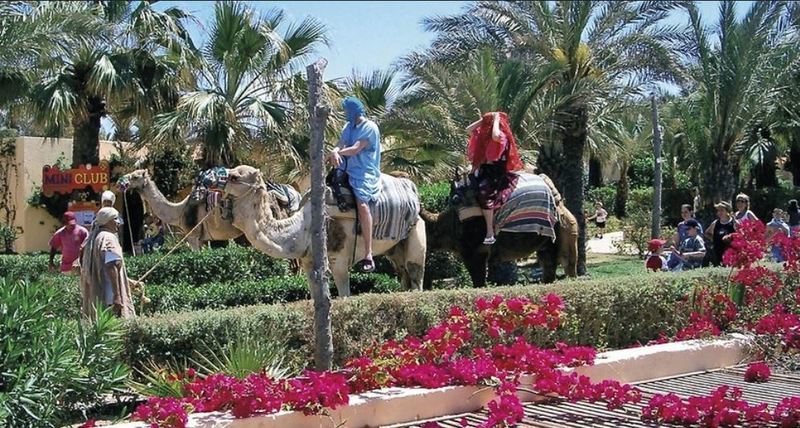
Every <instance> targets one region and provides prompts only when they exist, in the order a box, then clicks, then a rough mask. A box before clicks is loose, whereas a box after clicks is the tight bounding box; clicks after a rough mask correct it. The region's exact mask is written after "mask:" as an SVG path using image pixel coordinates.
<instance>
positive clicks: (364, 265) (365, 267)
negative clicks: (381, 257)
mask: <svg viewBox="0 0 800 428" xmlns="http://www.w3.org/2000/svg"><path fill="white" fill-rule="evenodd" d="M358 270H360V271H361V272H363V273H371V272H375V262H374V261H372V260H369V259H364V260H361V261H360V262H358Z"/></svg>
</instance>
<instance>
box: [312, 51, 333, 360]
mask: <svg viewBox="0 0 800 428" xmlns="http://www.w3.org/2000/svg"><path fill="white" fill-rule="evenodd" d="M326 64H327V62H326V61H325V60H319V61H317V62H316V63H314V64H311V65H309V66H308V67H307V68H306V72H307V73H308V74H307V75H308V111H309V113H310V120H311V147H310V152H311V153H310V154H311V213H312V216H311V219H312V220H311V234H312V235H311V252H312V258H313V260H312V266H311V270H310V271H309V272H308V279H309V288H310V289H311V297H312V298H313V300H314V365H315V366H316V369H317V370H320V371H322V370H330V369H331V368H332V367H333V336H332V333H331V292H330V288H329V287H328V278H327V271H328V257H327V251H326V248H327V244H326V233H325V214H324V212H323V210H324V208H325V207H324V203H325V201H324V198H325V195H324V193H325V172H324V170H323V169H324V165H323V162H324V161H323V155H324V153H323V150H325V143H324V139H325V122H326V120H327V119H328V108H327V107H324V99H323V96H324V95H323V91H322V85H323V80H322V72H323V71H324V70H325V65H326Z"/></svg>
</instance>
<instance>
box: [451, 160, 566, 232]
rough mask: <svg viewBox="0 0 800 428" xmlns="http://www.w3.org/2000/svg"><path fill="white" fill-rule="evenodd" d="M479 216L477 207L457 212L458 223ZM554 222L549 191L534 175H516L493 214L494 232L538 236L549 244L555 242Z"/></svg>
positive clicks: (542, 181) (552, 199) (556, 214)
mask: <svg viewBox="0 0 800 428" xmlns="http://www.w3.org/2000/svg"><path fill="white" fill-rule="evenodd" d="M480 215H481V211H480V209H479V208H477V207H462V208H460V209H459V218H460V219H461V220H462V221H463V220H466V219H468V218H472V217H477V216H480ZM556 223H558V212H557V211H556V202H555V199H554V198H553V194H552V191H551V190H550V187H549V186H548V185H547V182H546V181H545V180H544V179H543V178H542V177H540V176H538V175H536V174H527V173H523V174H519V180H518V181H517V187H516V189H514V191H513V192H512V193H511V196H510V197H509V198H508V201H507V202H506V203H505V204H503V206H502V207H500V208H499V209H497V210H496V211H495V215H494V224H495V232H499V231H502V232H512V233H538V234H540V235H542V236H547V237H549V238H550V239H552V240H553V241H555V239H556V232H555V226H556Z"/></svg>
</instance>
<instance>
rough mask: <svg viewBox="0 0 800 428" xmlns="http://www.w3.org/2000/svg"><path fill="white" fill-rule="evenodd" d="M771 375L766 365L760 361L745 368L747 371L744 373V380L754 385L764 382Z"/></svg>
mask: <svg viewBox="0 0 800 428" xmlns="http://www.w3.org/2000/svg"><path fill="white" fill-rule="evenodd" d="M771 374H772V372H770V370H769V366H768V365H766V364H764V362H762V361H757V362H754V363H750V365H748V366H747V370H745V372H744V380H745V381H746V382H754V383H761V382H766V381H768V380H769V377H770V375H771Z"/></svg>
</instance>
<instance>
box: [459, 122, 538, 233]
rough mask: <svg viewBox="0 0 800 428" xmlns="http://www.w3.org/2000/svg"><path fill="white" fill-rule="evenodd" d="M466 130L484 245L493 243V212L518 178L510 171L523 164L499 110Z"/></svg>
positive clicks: (509, 129)
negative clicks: (484, 228)
mask: <svg viewBox="0 0 800 428" xmlns="http://www.w3.org/2000/svg"><path fill="white" fill-rule="evenodd" d="M467 131H469V132H470V139H469V144H468V145H467V157H468V158H469V161H470V163H471V164H472V176H473V177H474V179H475V180H476V181H477V187H478V204H479V205H480V207H481V210H482V211H483V218H484V220H486V239H484V241H483V243H484V244H485V245H492V244H494V243H495V241H496V240H495V237H494V211H495V210H496V209H497V208H499V207H500V206H502V205H503V204H504V203H505V202H506V201H507V200H508V197H509V196H511V193H512V192H513V191H514V188H515V187H516V185H517V179H518V178H519V177H518V176H517V175H516V174H514V171H519V170H521V169H522V168H523V167H524V164H523V163H522V160H520V158H519V152H518V150H517V144H516V142H515V141H514V135H513V134H512V133H511V127H510V126H509V125H508V116H507V115H506V114H505V113H502V112H492V113H486V114H484V115H483V117H482V118H481V119H480V120H478V121H476V122H474V123H472V124H471V125H470V126H468V127H467Z"/></svg>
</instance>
